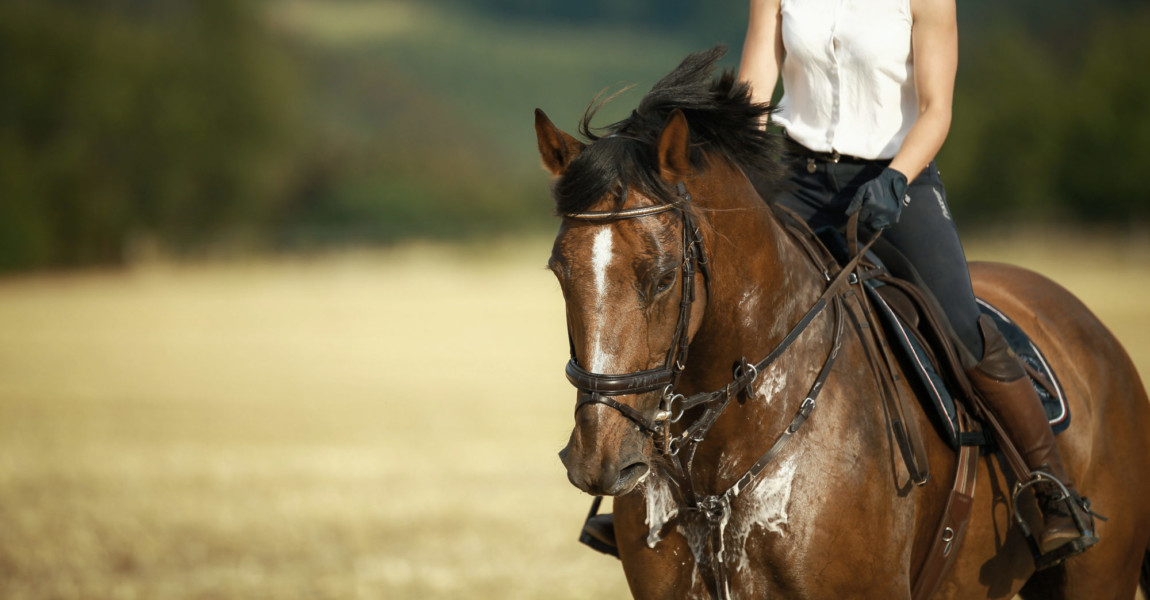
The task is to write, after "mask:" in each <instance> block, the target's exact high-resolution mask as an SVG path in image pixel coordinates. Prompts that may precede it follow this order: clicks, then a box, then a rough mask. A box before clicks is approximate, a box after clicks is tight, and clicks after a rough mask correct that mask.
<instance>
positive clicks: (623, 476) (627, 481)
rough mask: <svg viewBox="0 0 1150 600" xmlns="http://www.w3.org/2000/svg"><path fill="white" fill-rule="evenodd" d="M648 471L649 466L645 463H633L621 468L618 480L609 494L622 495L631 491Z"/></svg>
mask: <svg viewBox="0 0 1150 600" xmlns="http://www.w3.org/2000/svg"><path fill="white" fill-rule="evenodd" d="M648 469H650V466H648V465H647V463H645V462H635V463H631V464H629V465H627V466H626V467H623V468H622V469H621V470H620V471H619V479H617V480H616V481H615V485H614V486H612V489H611V494H612V495H615V494H623V493H626V492H629V491H631V489H632V488H634V487H635V484H637V483H639V480H640V479H642V478H643V475H646V474H647V470H648Z"/></svg>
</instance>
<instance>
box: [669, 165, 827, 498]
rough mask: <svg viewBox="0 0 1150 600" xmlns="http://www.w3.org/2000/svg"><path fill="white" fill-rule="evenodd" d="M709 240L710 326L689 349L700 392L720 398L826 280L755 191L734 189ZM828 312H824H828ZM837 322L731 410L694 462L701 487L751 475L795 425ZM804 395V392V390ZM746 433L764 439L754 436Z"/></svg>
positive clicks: (817, 328) (823, 325)
mask: <svg viewBox="0 0 1150 600" xmlns="http://www.w3.org/2000/svg"><path fill="white" fill-rule="evenodd" d="M724 185H725V186H726V189H724V190H722V191H721V192H720V194H719V196H718V197H722V198H724V199H725V200H726V202H727V203H728V206H724V207H721V208H720V207H716V208H719V210H716V211H713V212H712V214H711V218H710V223H711V225H712V227H713V232H712V240H713V241H712V244H711V248H712V249H713V250H712V259H711V269H712V281H711V289H710V295H709V297H708V302H707V308H706V317H705V318H704V321H703V325H702V327H701V328H700V330H699V335H698V336H697V337H696V341H695V342H694V343H693V344H692V349H691V360H690V362H691V363H693V364H694V365H696V367H697V369H698V370H696V371H695V372H694V375H695V377H694V380H695V384H696V385H697V386H699V387H700V388H705V389H716V388H718V387H721V386H722V385H724V384H725V383H726V382H728V381H730V378H731V368H732V365H734V364H735V363H736V361H738V360H739V359H741V358H745V359H746V360H747V361H748V362H750V363H756V362H758V361H760V360H762V359H763V358H764V357H765V356H767V355H768V354H769V353H770V352H771V351H772V350H773V349H774V348H775V347H777V346H778V345H779V344H780V342H782V340H783V339H784V338H785V337H786V335H787V334H788V332H789V331H790V330H791V328H792V327H793V326H794V325H795V324H796V323H797V322H798V321H799V320H800V319H801V318H802V316H803V315H804V314H805V313H806V312H807V310H808V309H810V307H811V306H812V305H813V304H814V303H815V301H816V300H817V298H818V296H819V295H820V293H821V292H822V290H823V285H824V284H825V280H824V279H823V277H822V275H821V272H820V271H819V270H818V269H817V268H816V267H815V266H814V265H813V264H812V263H811V261H810V259H809V258H808V257H807V256H806V254H805V252H804V251H803V249H802V248H801V247H800V246H799V245H798V243H797V242H796V241H795V240H794V239H793V238H792V237H791V236H790V235H788V234H787V233H786V231H785V230H784V228H783V227H782V225H781V224H780V223H779V222H778V220H777V219H775V218H774V216H773V214H772V212H771V210H770V208H769V207H768V206H766V205H765V204H764V203H763V202H762V200H760V199H759V197H758V195H757V194H756V193H755V192H754V190H753V188H751V187H750V183H749V182H746V181H745V179H744V180H743V183H740V182H739V181H738V180H728V182H727V183H725V184H724ZM829 312H830V311H827V313H829ZM830 336H831V327H830V320H829V319H828V318H827V316H826V315H824V316H822V317H820V318H818V319H816V320H815V321H814V322H813V323H812V324H811V326H810V327H809V328H808V329H807V331H805V332H804V333H803V334H802V335H801V336H800V337H799V338H798V339H797V340H796V342H795V343H794V344H793V345H792V346H791V347H790V348H789V349H788V350H787V351H786V352H784V353H783V355H782V356H781V357H780V358H779V359H778V360H777V361H775V363H774V364H772V365H770V366H769V367H768V368H766V369H764V371H763V372H762V373H761V374H760V375H759V377H758V378H757V379H756V380H755V385H754V398H753V399H752V400H750V401H746V402H731V403H730V405H729V406H728V408H727V410H726V412H725V414H724V415H723V417H722V418H720V419H719V421H718V422H717V423H716V425H715V426H714V428H713V429H712V430H711V433H710V434H709V435H708V437H707V441H706V442H705V443H704V444H702V445H701V446H700V448H699V453H698V460H697V461H696V466H697V471H698V473H697V475H698V476H699V478H700V479H699V483H700V484H702V485H704V486H705V487H708V488H712V487H713V488H714V489H723V488H724V487H725V486H727V485H729V484H730V483H731V482H732V481H733V479H737V478H738V477H740V476H741V475H742V473H744V472H745V471H746V470H747V469H748V468H749V467H750V466H751V464H753V463H754V461H755V460H757V459H758V456H759V454H761V452H762V450H763V442H764V440H769V439H773V437H774V435H775V434H777V433H778V432H781V431H782V430H783V429H784V428H785V427H786V425H787V423H789V422H790V420H791V418H792V417H793V416H794V412H795V411H796V410H797V409H798V406H799V403H801V401H802V398H803V397H804V395H805V394H806V392H807V388H808V387H809V386H810V384H811V382H812V381H813V380H814V378H815V376H816V372H817V370H818V367H819V365H821V364H822V363H823V362H824V360H825V358H826V353H827V351H828V349H829V344H830V342H829V340H830ZM804 386H805V387H804ZM748 424H753V425H751V426H752V427H753V428H755V429H758V430H759V431H751V430H748Z"/></svg>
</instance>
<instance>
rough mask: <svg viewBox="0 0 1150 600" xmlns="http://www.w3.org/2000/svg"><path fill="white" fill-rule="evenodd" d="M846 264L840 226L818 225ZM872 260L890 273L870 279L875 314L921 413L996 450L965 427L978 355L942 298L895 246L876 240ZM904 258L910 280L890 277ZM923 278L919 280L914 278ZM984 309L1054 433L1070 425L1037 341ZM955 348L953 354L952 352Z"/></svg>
mask: <svg viewBox="0 0 1150 600" xmlns="http://www.w3.org/2000/svg"><path fill="white" fill-rule="evenodd" d="M816 235H817V236H818V237H819V239H820V241H822V242H823V244H824V245H825V246H826V247H827V248H828V251H830V252H831V253H832V254H833V255H834V256H835V259H836V260H837V261H838V262H839V263H840V264H845V261H846V260H849V259H848V257H847V255H846V252H847V251H846V246H845V243H846V242H845V240H844V239H843V237H842V236H841V235H839V234H838V232H837V231H834V230H830V229H827V230H820V231H819V232H818V233H817V234H816ZM876 247H877V249H878V250H877V251H872V256H870V257H868V258H869V260H868V262H869V263H871V264H873V265H875V266H877V267H879V268H882V269H884V270H885V271H886V273H885V274H882V275H879V276H878V277H876V278H874V279H871V280H869V281H867V282H865V283H864V286H865V288H866V291H867V295H868V296H869V299H870V300H871V303H872V306H873V307H874V308H875V312H876V313H877V314H878V315H879V317H881V321H882V324H883V326H884V327H883V329H884V333H885V334H886V336H887V338H888V339H889V340H892V341H893V342H894V344H893V345H894V346H895V348H896V350H898V352H897V354H898V355H899V359H900V360H899V362H900V363H901V365H902V367H903V371H904V372H905V373H907V374H908V376H909V375H910V374H911V373H913V374H914V376H913V377H912V379H911V385H912V386H913V387H914V390H915V392H916V394H915V395H916V396H917V397H918V399H919V402H920V404H921V405H922V408H923V410H924V411H925V412H926V413H927V414H928V415H929V416H930V417H931V422H932V423H933V425H934V426H935V430H936V431H937V432H938V434H939V435H940V436H941V437H942V438H943V439H945V440H947V442H948V443H949V444H950V446H951V447H953V448H956V449H957V448H958V447H959V446H962V445H977V446H985V447H986V449H987V450H993V447H994V442H995V441H994V440H993V439H992V438H988V437H986V436H984V435H982V434H981V433H976V432H965V433H966V435H964V434H963V432H961V431H960V427H959V419H958V406H957V403H956V400H955V399H956V397H960V398H971V397H972V396H973V393H972V390H971V389H970V388H969V383H968V382H967V377H966V369H967V368H969V366H970V365H971V364H973V358H972V357H968V356H967V355H966V351H965V348H964V347H963V345H962V344H961V343H960V342H958V341H957V336H956V335H955V334H954V332H953V330H952V328H951V326H950V323H949V321H948V320H947V319H946V318H945V317H944V316H942V309H941V307H940V306H939V305H938V302H937V300H935V299H934V297H933V295H932V294H931V293H930V292H929V290H927V289H926V287H925V286H924V285H922V284H921V283H920V281H921V280H920V279H919V278H918V276H917V274H916V273H915V271H914V268H913V267H912V266H910V265H909V263H908V262H906V259H905V258H903V257H902V256H901V254H899V253H898V251H897V250H895V249H894V248H891V247H890V246H889V244H887V245H883V244H881V240H880V244H877V245H876ZM879 252H882V253H883V255H884V256H885V258H886V260H887V261H899V262H902V263H903V264H902V265H901V266H900V269H899V271H900V272H901V273H909V274H910V275H911V278H908V279H900V278H896V277H894V276H893V275H891V274H890V271H889V269H886V267H885V264H886V261H884V260H883V259H882V258H880V257H879V255H878V254H879ZM916 280H919V282H916ZM975 300H976V302H977V304H978V308H979V310H980V311H981V313H982V314H984V315H987V316H989V317H990V318H991V319H992V320H993V321H994V323H995V325H996V326H997V327H998V330H999V331H1000V332H1001V333H1002V334H1003V337H1004V338H1005V339H1006V340H1007V342H1008V343H1009V344H1010V347H1011V349H1012V350H1013V351H1014V353H1015V354H1016V355H1017V356H1018V357H1019V359H1020V360H1021V362H1022V365H1023V367H1024V368H1025V369H1026V371H1027V374H1028V375H1029V376H1030V380H1031V385H1033V386H1034V389H1035V391H1036V392H1037V394H1038V398H1039V400H1041V401H1042V407H1043V410H1044V411H1045V412H1046V416H1047V420H1048V422H1049V424H1050V427H1051V429H1052V430H1053V432H1054V434H1055V435H1057V434H1059V433H1061V432H1063V431H1065V430H1066V429H1067V428H1068V427H1070V406H1069V404H1068V403H1067V401H1066V395H1065V393H1064V391H1063V388H1062V385H1061V383H1060V382H1059V380H1058V377H1057V376H1056V375H1055V373H1054V370H1053V368H1051V366H1050V363H1049V362H1048V361H1047V360H1046V357H1045V355H1044V354H1043V353H1042V351H1041V350H1040V349H1039V348H1038V346H1037V345H1036V344H1035V343H1034V342H1033V341H1032V340H1031V339H1030V337H1029V336H1028V335H1026V332H1024V331H1023V330H1022V328H1021V327H1019V326H1018V324H1016V323H1015V322H1014V321H1013V320H1012V319H1011V318H1010V317H1008V316H1007V315H1006V314H1005V313H1003V312H1002V311H1001V310H999V309H998V308H997V307H995V306H994V305H993V304H991V303H990V302H988V301H987V300H984V299H982V298H976V299H975ZM950 346H954V347H955V348H954V350H955V351H954V352H953V353H951V352H949V351H948V350H947V348H949V347H950Z"/></svg>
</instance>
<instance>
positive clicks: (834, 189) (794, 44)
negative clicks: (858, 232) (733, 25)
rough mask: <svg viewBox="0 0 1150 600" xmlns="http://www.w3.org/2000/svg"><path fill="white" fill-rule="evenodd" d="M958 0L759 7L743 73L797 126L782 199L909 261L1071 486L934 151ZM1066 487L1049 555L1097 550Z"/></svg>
mask: <svg viewBox="0 0 1150 600" xmlns="http://www.w3.org/2000/svg"><path fill="white" fill-rule="evenodd" d="M957 39H958V32H957V25H956V22H955V0H868V1H867V2H859V1H852V0H751V11H750V22H749V25H748V27H747V36H746V41H745V45H744V48H743V55H742V62H741V64H740V67H739V77H740V79H741V80H743V81H746V82H748V83H749V84H751V86H752V94H753V96H754V99H755V101H756V102H763V103H765V102H769V101H770V99H771V94H772V92H773V91H774V89H775V84H776V82H777V80H778V78H779V75H780V73H781V75H782V79H783V90H784V94H783V97H782V101H781V102H780V103H779V110H778V112H776V113H775V114H774V115H773V117H772V119H773V121H774V124H776V125H779V126H781V127H783V128H784V132H785V135H786V149H785V154H784V159H785V160H786V162H787V163H788V165H789V166H790V167H791V170H790V180H791V183H792V184H793V189H791V190H790V191H788V192H784V193H781V194H779V195H778V196H777V201H778V202H779V203H780V204H782V205H783V206H785V207H787V208H789V209H791V210H792V211H794V212H796V213H798V214H799V215H801V216H802V217H803V218H804V219H806V220H807V221H808V223H810V225H811V226H812V228H814V229H816V230H817V229H819V228H821V227H824V226H832V227H836V228H837V227H841V226H843V225H844V224H845V223H846V220H847V217H848V216H849V215H851V214H852V213H854V212H856V211H859V219H860V222H861V223H863V224H865V225H866V226H868V227H869V228H871V229H872V230H880V229H885V232H884V234H883V239H884V240H885V242H887V243H889V244H890V245H892V246H893V247H894V248H895V249H897V250H898V251H899V252H900V253H901V254H902V255H903V256H905V257H906V260H908V261H909V263H910V267H904V270H908V271H910V272H909V273H900V272H898V269H897V268H896V265H894V264H891V265H888V266H890V267H891V268H892V271H895V273H894V274H895V275H897V276H900V277H904V278H907V279H917V280H919V281H921V282H922V283H923V284H925V286H926V287H927V288H928V289H929V290H930V291H931V292H933V295H934V297H935V298H936V299H937V300H938V301H939V303H940V304H941V306H942V308H943V311H944V312H945V313H946V316H947V317H948V319H949V320H950V322H951V324H952V325H953V328H954V330H955V332H956V334H957V335H958V337H959V339H960V340H961V342H962V344H963V345H964V346H965V347H966V349H967V350H968V351H969V353H970V355H971V356H970V357H967V359H968V361H969V362H968V363H967V367H968V371H967V373H968V374H969V376H970V379H971V381H972V382H973V383H974V385H975V387H976V388H977V390H978V392H979V394H980V395H981V397H982V398H983V399H984V401H985V403H986V405H987V406H989V407H990V408H991V410H993V411H994V412H995V414H996V415H997V416H998V418H999V420H1000V421H1001V422H1002V425H1003V426H1004V428H1005V429H1006V431H1007V434H1008V435H1009V436H1010V437H1011V439H1012V440H1013V441H1014V443H1015V445H1016V447H1017V448H1018V450H1019V451H1020V452H1021V454H1022V456H1023V458H1024V460H1025V461H1026V464H1027V466H1028V467H1029V468H1030V469H1031V470H1032V471H1045V472H1046V473H1048V474H1050V475H1053V476H1054V477H1056V478H1057V479H1058V480H1059V481H1061V482H1062V483H1063V484H1064V485H1065V486H1066V487H1067V489H1069V490H1070V491H1071V492H1072V494H1074V499H1075V501H1078V498H1077V494H1076V493H1075V492H1074V483H1073V481H1071V479H1070V476H1069V474H1068V473H1067V472H1066V470H1065V469H1064V468H1063V466H1062V461H1061V459H1060V458H1059V454H1058V447H1057V446H1056V445H1055V442H1054V436H1053V434H1052V432H1051V429H1050V427H1049V426H1048V425H1047V419H1046V414H1045V411H1044V410H1043V409H1042V406H1041V404H1040V401H1039V399H1038V396H1037V393H1036V392H1035V391H1034V388H1033V387H1032V385H1031V383H1030V380H1029V378H1028V377H1027V375H1026V372H1025V370H1024V369H1023V367H1022V365H1021V364H1020V363H1019V361H1018V360H1017V358H1016V357H1015V356H1014V355H1013V353H1012V352H1011V351H1010V348H1009V345H1008V344H1007V343H1006V341H1005V340H1004V339H1003V337H1002V335H1001V334H1000V333H999V331H998V330H997V328H996V327H995V325H994V323H993V321H991V320H990V319H989V318H987V317H980V316H979V315H980V313H979V309H978V307H977V305H976V304H975V299H974V292H973V290H972V289H971V283H970V273H969V271H968V269H967V264H966V257H965V255H964V254H963V250H962V245H961V244H960V243H959V240H958V234H957V230H956V229H955V226H954V223H953V222H952V221H951V214H950V210H949V208H948V207H947V204H946V192H945V189H944V188H943V185H942V181H941V179H940V178H939V172H938V168H937V167H936V166H935V164H934V161H933V159H934V156H935V154H936V153H937V152H938V151H939V149H940V148H941V147H942V144H943V141H944V140H945V139H946V135H947V131H948V129H949V127H950V119H951V99H952V96H953V91H954V77H955V70H956V68H957V63H958V44H957ZM1055 488H1056V486H1052V485H1045V486H1042V485H1040V486H1035V493H1036V496H1037V498H1038V503H1039V506H1040V508H1041V509H1042V513H1043V515H1044V517H1045V519H1044V520H1045V528H1044V530H1043V531H1042V534H1041V536H1040V538H1041V541H1040V547H1041V549H1042V553H1043V554H1048V553H1050V552H1052V551H1055V550H1058V549H1060V548H1063V546H1066V545H1067V544H1073V545H1072V546H1066V548H1063V549H1062V550H1060V552H1059V553H1060V554H1061V555H1064V557H1065V556H1071V555H1073V554H1077V553H1080V552H1082V551H1084V550H1085V549H1086V548H1088V547H1089V546H1090V545H1092V544H1093V543H1095V542H1097V538H1096V537H1094V535H1093V532H1090V533H1089V534H1083V533H1082V532H1080V531H1079V530H1078V528H1077V527H1076V526H1075V523H1074V521H1073V519H1072V518H1071V515H1070V511H1071V510H1079V508H1078V507H1072V506H1071V505H1070V502H1068V501H1066V502H1064V501H1060V500H1061V498H1060V496H1061V493H1060V492H1059V491H1058V490H1057V489H1055Z"/></svg>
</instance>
